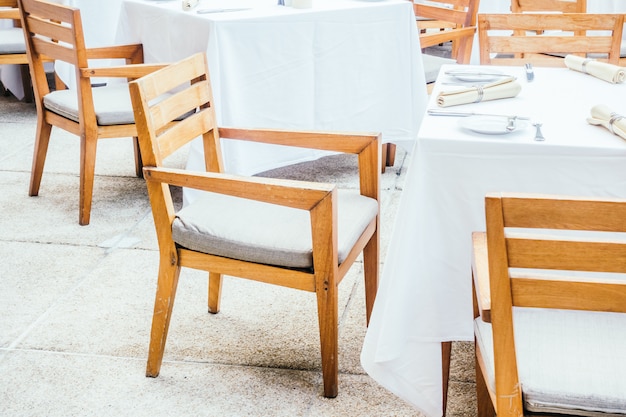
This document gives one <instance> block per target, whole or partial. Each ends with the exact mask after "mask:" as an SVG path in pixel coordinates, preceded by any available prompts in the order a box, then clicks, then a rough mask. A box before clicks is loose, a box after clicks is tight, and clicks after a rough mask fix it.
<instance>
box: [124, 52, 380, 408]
mask: <svg viewBox="0 0 626 417" xmlns="http://www.w3.org/2000/svg"><path fill="white" fill-rule="evenodd" d="M129 85H130V91H131V96H132V100H133V107H134V111H135V117H136V123H137V127H138V133H139V143H140V147H141V152H142V155H143V158H144V164H145V167H144V178H145V179H146V182H147V187H148V194H149V196H150V204H151V206H152V213H153V216H154V222H155V227H156V232H157V237H158V242H159V251H160V254H161V261H160V266H159V277H158V289H157V294H156V300H155V306H154V316H153V319H152V332H151V337H150V350H149V356H148V364H147V370H146V375H147V376H150V377H156V376H158V374H159V371H160V368H161V362H162V359H163V353H164V348H165V342H166V338H167V331H168V326H169V322H170V317H171V314H172V307H173V305H174V296H175V294H176V286H177V282H178V278H179V274H180V270H181V268H182V267H189V268H195V269H200V270H205V271H208V272H209V290H208V310H209V312H211V313H217V312H218V311H219V309H220V292H221V282H222V276H223V274H227V275H231V276H237V277H242V278H247V279H252V280H256V281H261V282H265V283H268V284H275V285H280V286H285V287H289V288H294V289H300V290H305V291H310V292H313V293H315V295H316V297H317V306H318V320H319V331H320V343H321V356H322V374H323V379H324V395H325V396H326V397H335V396H336V395H337V390H338V375H337V374H338V341H337V337H338V327H337V326H338V306H337V290H338V285H339V283H340V282H341V280H342V278H343V277H344V276H345V274H346V273H347V272H348V270H349V268H350V266H351V265H352V264H353V262H354V261H355V260H356V258H357V256H358V255H359V253H361V252H363V269H364V275H365V292H366V317H367V321H369V317H370V313H371V310H372V306H373V303H374V297H375V295H376V290H377V286H378V263H379V233H378V231H379V221H380V220H379V182H380V165H379V163H380V152H381V147H380V134H347V133H346V134H341V133H329V132H296V131H286V130H259V129H239V128H227V127H218V126H217V124H216V115H215V106H214V104H213V97H212V90H211V83H210V78H209V73H208V65H207V61H206V56H205V55H204V54H196V55H193V56H191V57H189V58H187V59H184V60H182V61H180V62H179V63H176V64H173V65H172V66H170V67H168V68H165V69H162V70H160V71H157V72H154V73H152V74H150V75H148V76H145V77H143V78H140V79H138V80H135V81H133V82H131V83H130V84H129ZM178 86H185V88H183V89H182V90H179V91H176V93H175V94H174V95H173V96H171V97H170V98H166V99H164V100H162V101H160V102H159V101H158V100H160V99H161V98H162V97H163V95H164V94H168V93H169V92H172V89H174V88H176V87H178ZM196 109H197V111H196V112H195V113H194V114H193V115H191V116H189V117H186V118H185V119H184V120H182V121H181V122H180V123H178V124H177V125H176V126H172V120H175V119H176V118H180V117H181V116H183V115H185V114H188V113H189V112H194V110H196ZM198 136H202V138H203V143H204V150H205V158H206V168H207V171H208V172H189V171H184V170H180V169H168V168H165V167H163V164H162V162H163V160H164V158H166V157H167V156H168V155H170V154H172V153H173V152H175V151H176V150H177V149H179V148H180V147H181V146H183V145H185V144H187V143H188V142H190V141H191V140H193V139H194V138H196V137H198ZM220 138H231V139H237V140H245V141H250V142H261V143H273V144H280V145H287V146H297V147H309V148H315V149H323V150H332V151H338V152H344V153H351V154H356V155H358V161H359V172H360V177H359V178H360V194H359V193H358V192H352V193H350V192H346V191H342V190H337V188H336V186H335V185H333V184H321V183H311V182H300V181H287V180H280V179H267V178H259V177H241V176H235V175H227V174H224V173H223V161H222V154H221V148H220ZM169 185H174V186H184V187H191V188H196V189H199V190H204V191H209V192H210V193H208V194H207V195H206V196H204V197H201V198H198V199H197V200H196V201H194V202H191V203H190V204H189V205H187V206H186V207H184V208H183V209H182V210H180V211H178V212H175V210H174V207H173V202H172V196H171V194H170V189H169ZM277 236H280V239H278V240H277V239H276V237H277Z"/></svg>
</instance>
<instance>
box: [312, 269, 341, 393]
mask: <svg viewBox="0 0 626 417" xmlns="http://www.w3.org/2000/svg"><path fill="white" fill-rule="evenodd" d="M318 279H319V280H320V281H322V280H323V281H324V282H318V283H317V288H316V294H317V315H318V320H319V328H320V345H321V351H322V377H323V379H324V397H327V398H335V397H336V396H337V393H338V389H339V379H338V375H337V374H338V372H339V363H338V362H339V347H338V345H339V340H338V339H339V312H338V307H337V284H336V280H335V279H322V278H319V277H318Z"/></svg>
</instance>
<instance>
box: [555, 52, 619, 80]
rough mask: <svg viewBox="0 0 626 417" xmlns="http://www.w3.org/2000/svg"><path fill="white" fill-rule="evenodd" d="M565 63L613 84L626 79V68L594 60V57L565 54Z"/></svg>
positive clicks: (568, 66) (570, 67)
mask: <svg viewBox="0 0 626 417" xmlns="http://www.w3.org/2000/svg"><path fill="white" fill-rule="evenodd" d="M565 65H566V66H567V68H569V69H572V70H574V71H580V72H584V73H586V74H589V75H593V76H594V77H596V78H600V79H601V80H604V81H608V82H610V83H613V84H618V83H623V82H624V81H626V68H623V67H619V66H617V65H613V64H609V63H606V62H600V61H596V60H595V59H590V58H583V57H581V56H576V55H567V56H566V57H565Z"/></svg>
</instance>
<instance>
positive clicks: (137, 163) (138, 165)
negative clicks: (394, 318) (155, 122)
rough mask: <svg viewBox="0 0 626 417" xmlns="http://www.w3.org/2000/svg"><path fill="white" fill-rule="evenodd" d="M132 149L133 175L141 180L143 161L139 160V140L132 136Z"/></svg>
mask: <svg viewBox="0 0 626 417" xmlns="http://www.w3.org/2000/svg"><path fill="white" fill-rule="evenodd" d="M133 147H134V149H135V174H136V175H137V178H143V160H142V159H141V151H140V150H139V138H138V137H137V136H133Z"/></svg>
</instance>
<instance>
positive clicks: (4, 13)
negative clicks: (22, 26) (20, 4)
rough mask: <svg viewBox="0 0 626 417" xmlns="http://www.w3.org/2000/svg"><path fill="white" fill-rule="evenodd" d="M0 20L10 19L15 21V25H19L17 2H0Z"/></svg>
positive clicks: (4, 0)
mask: <svg viewBox="0 0 626 417" xmlns="http://www.w3.org/2000/svg"><path fill="white" fill-rule="evenodd" d="M0 19H11V20H14V21H15V22H14V24H15V25H19V20H20V13H19V10H18V8H17V0H0Z"/></svg>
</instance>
